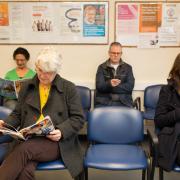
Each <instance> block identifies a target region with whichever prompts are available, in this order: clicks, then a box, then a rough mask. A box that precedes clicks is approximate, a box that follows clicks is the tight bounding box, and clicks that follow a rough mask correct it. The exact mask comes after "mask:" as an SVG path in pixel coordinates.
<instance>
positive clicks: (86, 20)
mask: <svg viewBox="0 0 180 180" xmlns="http://www.w3.org/2000/svg"><path fill="white" fill-rule="evenodd" d="M83 35H84V37H101V36H105V5H95V4H85V5H84V6H83Z"/></svg>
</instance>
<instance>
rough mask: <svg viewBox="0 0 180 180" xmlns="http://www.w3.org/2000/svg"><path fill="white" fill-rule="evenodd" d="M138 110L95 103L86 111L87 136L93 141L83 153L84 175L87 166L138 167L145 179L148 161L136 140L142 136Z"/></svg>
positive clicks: (141, 120) (136, 168)
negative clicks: (90, 110) (93, 106)
mask: <svg viewBox="0 0 180 180" xmlns="http://www.w3.org/2000/svg"><path fill="white" fill-rule="evenodd" d="M143 131H144V128H143V118H142V114H141V112H140V111H138V110H136V109H133V108H127V107H99V108H95V109H94V110H93V111H92V112H90V114H89V119H88V139H89V140H90V141H91V142H93V143H92V144H91V145H90V146H89V148H88V150H87V153H86V156H85V160H84V166H85V179H86V180H87V179H88V168H95V169H100V170H122V171H125V170H142V179H145V174H146V170H147V174H148V176H147V177H148V179H149V174H150V173H149V167H150V165H149V164H150V163H149V160H148V157H147V156H146V153H145V152H144V151H143V149H142V147H141V146H138V145H137V143H138V142H142V140H143V138H144V133H143Z"/></svg>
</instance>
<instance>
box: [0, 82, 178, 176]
mask: <svg viewBox="0 0 180 180" xmlns="http://www.w3.org/2000/svg"><path fill="white" fill-rule="evenodd" d="M161 86H162V85H155V86H151V87H148V88H146V89H145V95H144V104H145V105H146V104H147V108H145V110H148V111H149V112H151V113H152V115H151V116H148V118H147V116H146V119H150V117H151V119H154V112H155V106H156V104H157V100H158V96H159V91H160V88H161ZM77 90H78V92H79V93H80V96H81V102H82V106H83V109H84V113H85V116H86V119H87V121H88V130H87V136H88V139H89V140H90V141H93V142H95V143H93V144H92V145H91V146H90V147H89V148H88V151H87V154H86V156H85V160H84V167H85V179H86V180H87V179H88V168H96V169H106V170H137V169H141V170H142V172H143V173H142V179H145V174H146V172H147V179H153V177H154V169H155V166H157V162H156V160H154V159H155V158H154V157H156V153H157V152H156V151H155V150H156V147H157V144H156V145H154V144H153V143H154V141H155V142H157V137H156V138H154V137H155V136H154V134H153V135H152V133H151V132H154V131H152V130H149V131H148V135H149V136H150V140H151V146H150V147H151V148H152V149H151V151H150V154H148V153H147V152H144V150H143V149H142V147H141V146H140V143H141V142H142V141H143V138H144V132H143V131H144V128H143V124H144V123H143V119H145V111H144V112H143V113H141V112H140V111H138V110H135V109H129V108H123V107H104V108H95V109H94V110H92V111H91V112H90V108H91V91H90V89H89V88H87V87H82V86H77ZM148 93H149V94H151V97H147V96H148V95H147V94H148ZM148 98H149V100H150V102H149V101H148V100H147V99H148ZM153 108H154V109H153ZM3 110H5V111H4V113H3ZM149 112H148V113H149ZM9 113H10V111H9V110H7V109H5V108H3V107H2V109H1V110H0V119H3V118H5V117H6V116H7V115H8V114H9ZM149 114H150V113H149ZM149 114H148V115H149ZM7 138H8V137H6V138H5V137H0V143H1V144H0V162H2V160H3V154H4V153H5V151H6V146H7V144H6V143H3V142H7ZM137 142H139V146H137V145H136V143H137ZM153 145H154V146H153ZM154 147H155V150H154V149H153V148H154ZM150 155H151V159H153V161H152V163H151V165H150ZM178 168H179V167H178V166H175V171H178V172H179V171H180V168H179V169H178ZM61 169H65V166H64V164H63V162H62V161H60V160H57V161H53V162H46V163H39V165H38V167H37V170H61ZM162 178H163V170H162V169H161V168H160V180H162ZM76 179H78V180H79V179H83V175H82V177H80V176H79V177H77V178H76Z"/></svg>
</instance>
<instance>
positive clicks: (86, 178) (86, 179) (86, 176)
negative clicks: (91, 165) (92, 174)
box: [85, 168, 88, 180]
mask: <svg viewBox="0 0 180 180" xmlns="http://www.w3.org/2000/svg"><path fill="white" fill-rule="evenodd" d="M85 180H88V168H85Z"/></svg>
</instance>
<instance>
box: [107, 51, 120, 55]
mask: <svg viewBox="0 0 180 180" xmlns="http://www.w3.org/2000/svg"><path fill="white" fill-rule="evenodd" d="M110 54H112V55H121V54H122V52H111V51H110Z"/></svg>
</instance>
